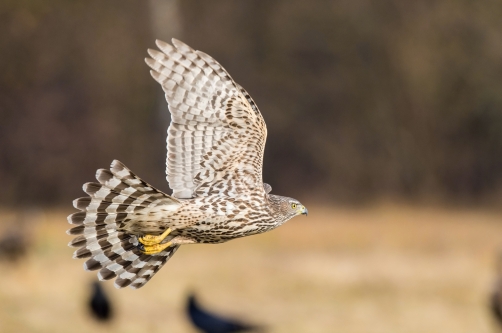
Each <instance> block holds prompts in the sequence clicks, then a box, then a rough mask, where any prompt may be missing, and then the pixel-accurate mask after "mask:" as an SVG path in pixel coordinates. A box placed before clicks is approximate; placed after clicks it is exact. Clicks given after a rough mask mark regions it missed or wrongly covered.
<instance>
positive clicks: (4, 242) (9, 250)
mask: <svg viewBox="0 0 502 333" xmlns="http://www.w3.org/2000/svg"><path fill="white" fill-rule="evenodd" d="M27 247H28V241H27V239H26V238H25V236H24V234H23V233H22V232H21V231H18V230H15V229H12V230H9V231H7V232H6V233H4V234H3V235H2V236H1V238H0V258H2V259H5V260H8V261H10V262H17V261H18V260H19V259H21V258H22V257H23V256H24V255H25V254H26V252H27Z"/></svg>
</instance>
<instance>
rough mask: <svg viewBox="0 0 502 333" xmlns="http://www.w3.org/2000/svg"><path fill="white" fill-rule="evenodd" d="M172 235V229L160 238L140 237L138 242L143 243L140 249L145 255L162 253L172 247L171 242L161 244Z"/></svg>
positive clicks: (151, 236)
mask: <svg viewBox="0 0 502 333" xmlns="http://www.w3.org/2000/svg"><path fill="white" fill-rule="evenodd" d="M170 233H171V228H168V229H167V230H166V231H164V233H163V234H162V235H160V236H153V235H144V236H143V237H138V241H139V242H140V243H141V244H140V246H138V247H139V249H140V250H141V251H142V252H143V253H144V254H155V253H159V252H162V251H163V250H164V249H166V248H167V247H169V246H171V245H172V243H171V242H167V243H164V244H161V243H162V241H163V240H164V239H165V238H166V237H167V235H169V234H170Z"/></svg>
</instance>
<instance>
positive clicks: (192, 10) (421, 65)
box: [0, 0, 502, 332]
mask: <svg viewBox="0 0 502 333" xmlns="http://www.w3.org/2000/svg"><path fill="white" fill-rule="evenodd" d="M501 17H502V3H501V2H500V1H494V0H480V1H467V0H439V1H420V2H416V1H402V0H380V1H369V0H350V1H347V0H336V1H323V0H312V1H301V0H287V1H286V0H262V1H258V0H238V1H223V0H213V1H203V0H184V1H180V0H149V1H140V0H121V1H118V0H109V1H105V2H104V1H95V0H86V1H83V0H75V1H62V0H46V1H33V0H16V1H13V0H3V1H2V2H0V31H1V33H0V73H1V75H0V181H1V184H2V187H1V190H0V207H1V208H0V218H1V221H0V228H1V229H2V231H3V232H11V233H12V232H13V231H12V230H17V229H22V232H23V235H26V238H27V239H28V240H29V241H27V243H28V244H29V246H28V251H27V254H26V257H24V258H23V259H21V260H19V261H18V262H17V263H12V262H10V261H7V262H3V263H0V265H2V266H1V269H2V274H1V276H0V331H2V332H23V331H25V332H68V331H69V328H71V331H74V332H77V331H81V332H88V331H90V330H99V329H104V330H107V331H120V332H129V331H131V332H132V331H138V330H144V329H145V328H147V329H148V330H149V331H151V332H167V331H170V332H173V331H177V332H193V328H191V327H190V325H189V324H188V323H187V321H186V318H185V316H184V313H183V309H184V303H183V302H184V297H185V296H186V294H187V293H188V292H189V291H190V290H195V291H196V292H197V293H198V294H200V297H201V298H202V300H204V301H205V303H208V305H213V306H214V307H215V308H216V309H218V310H220V311H223V313H225V311H227V312H229V313H231V314H234V315H236V316H237V317H241V318H244V319H249V320H250V321H254V322H257V323H263V324H265V325H266V326H267V327H269V329H270V331H271V332H491V331H492V330H493V329H494V328H495V326H496V325H495V324H494V323H493V321H492V320H491V318H490V313H489V311H488V297H489V293H490V289H491V288H492V285H493V281H494V279H495V274H496V272H495V269H494V267H495V258H496V253H497V251H498V248H499V246H500V244H501V243H502V209H500V203H501V202H502V20H501V19H500V18H501ZM172 37H175V38H178V39H181V40H183V41H184V42H186V43H188V44H189V45H191V46H192V47H193V48H195V49H199V50H202V51H204V52H206V53H208V54H210V55H211V56H213V57H214V58H215V59H217V60H218V61H219V62H220V63H221V64H222V65H223V66H224V67H225V68H226V69H227V71H228V72H229V73H230V74H231V75H232V76H233V78H234V79H235V80H236V81H237V82H239V83H240V84H241V85H242V86H243V87H245V88H246V89H247V90H248V91H249V93H250V94H251V95H252V96H253V98H254V99H255V101H256V102H257V104H258V106H259V107H260V109H261V111H262V114H263V116H264V118H265V120H266V122H267V126H268V133H269V134H268V141H267V147H266V152H265V165H264V181H266V182H267V183H270V184H271V185H272V187H273V192H274V193H277V194H284V195H287V196H291V197H295V198H297V199H299V200H300V201H302V202H304V203H305V204H306V205H307V207H308V208H309V216H308V219H305V218H298V219H295V220H293V221H291V222H290V223H289V224H287V225H285V226H283V227H281V228H279V229H278V230H276V231H273V232H272V233H270V234H266V235H260V236H255V237H252V238H249V239H243V240H237V241H233V242H230V243H228V244H224V245H218V246H193V247H186V248H182V249H181V250H180V251H179V252H178V253H177V254H176V256H174V258H173V259H172V260H171V262H170V263H169V264H167V265H166V267H165V268H163V269H162V270H161V271H160V273H158V274H157V276H156V277H155V278H154V279H153V280H152V282H150V283H149V284H148V285H147V286H146V287H145V288H143V289H141V290H139V291H132V290H120V291H116V290H112V289H113V287H112V286H111V284H110V283H106V285H105V287H108V289H109V292H110V293H111V294H112V296H113V297H114V301H116V303H117V307H118V310H117V312H116V313H117V317H116V319H115V321H114V322H113V323H112V324H110V325H111V326H106V328H100V326H97V325H98V324H95V323H93V322H92V321H91V319H90V318H89V317H88V315H87V313H86V311H85V302H86V297H87V294H86V293H87V291H88V289H89V288H88V287H89V283H90V281H92V279H93V277H94V275H93V274H91V273H86V272H84V271H83V270H82V269H81V264H82V262H77V261H72V259H71V253H72V250H71V249H70V248H67V247H66V243H67V242H68V241H69V240H70V239H69V237H67V236H66V235H65V234H64V230H65V229H67V228H68V225H67V224H66V222H65V215H67V214H69V213H71V212H72V210H71V200H73V199H74V198H77V197H80V196H83V193H82V191H81V185H82V184H83V183H85V182H88V181H92V179H93V176H94V172H95V170H96V169H98V168H101V167H107V166H108V165H109V164H110V162H111V161H112V160H113V159H119V160H121V161H122V162H124V163H125V164H126V165H127V166H128V167H129V168H131V169H132V170H133V171H134V172H135V173H136V174H138V175H139V176H141V177H142V178H143V179H145V180H146V181H148V182H149V183H151V184H153V185H155V186H157V187H158V188H160V189H162V190H164V191H166V192H169V189H168V186H167V183H166V182H165V176H164V169H165V153H166V148H165V136H166V129H167V126H168V124H169V113H168V110H167V105H166V103H165V100H164V98H163V95H162V90H161V88H160V87H159V86H158V84H157V83H156V82H155V81H154V80H153V79H151V77H150V74H149V71H148V67H147V66H146V64H145V63H144V61H143V59H144V58H145V56H146V55H147V53H146V49H147V48H154V47H155V43H154V41H155V39H163V40H166V41H169V39H170V38H172ZM75 323H78V325H76V324H75Z"/></svg>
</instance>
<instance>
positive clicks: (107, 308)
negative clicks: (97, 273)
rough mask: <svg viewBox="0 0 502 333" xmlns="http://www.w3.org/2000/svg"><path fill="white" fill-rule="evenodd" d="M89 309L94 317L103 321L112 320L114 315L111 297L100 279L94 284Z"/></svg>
mask: <svg viewBox="0 0 502 333" xmlns="http://www.w3.org/2000/svg"><path fill="white" fill-rule="evenodd" d="M89 309H90V311H91V314H92V315H93V317H94V318H96V319H97V320H99V321H101V322H106V321H110V320H111V319H112V317H113V311H112V306H111V303H110V299H109V298H108V296H107V295H106V293H105V291H104V290H103V287H102V286H101V284H100V283H99V282H98V281H95V282H94V283H93V284H92V295H91V298H90V299H89Z"/></svg>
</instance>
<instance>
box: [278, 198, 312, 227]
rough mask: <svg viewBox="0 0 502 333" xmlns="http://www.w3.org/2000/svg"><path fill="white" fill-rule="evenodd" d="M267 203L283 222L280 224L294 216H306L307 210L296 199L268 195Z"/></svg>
mask: <svg viewBox="0 0 502 333" xmlns="http://www.w3.org/2000/svg"><path fill="white" fill-rule="evenodd" d="M269 201H270V203H271V205H272V206H273V208H274V210H275V212H276V214H278V215H279V216H280V219H281V220H283V221H282V223H284V222H286V221H287V220H289V219H291V218H293V217H295V216H298V215H307V214H308V210H307V208H305V206H304V205H302V204H301V203H300V201H298V200H296V199H293V198H288V197H281V196H278V195H273V194H269Z"/></svg>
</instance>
